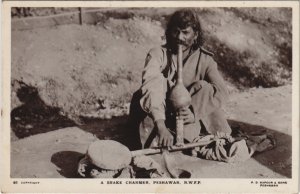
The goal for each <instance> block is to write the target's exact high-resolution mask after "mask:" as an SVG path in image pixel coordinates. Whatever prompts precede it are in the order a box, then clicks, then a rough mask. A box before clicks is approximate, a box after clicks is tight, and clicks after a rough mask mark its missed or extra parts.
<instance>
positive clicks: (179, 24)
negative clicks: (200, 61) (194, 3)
mask: <svg viewBox="0 0 300 194" xmlns="http://www.w3.org/2000/svg"><path fill="white" fill-rule="evenodd" d="M187 27H192V28H193V30H194V31H195V32H196V33H198V38H197V40H196V41H195V43H194V44H193V45H192V47H193V49H197V48H199V47H200V46H202V45H203V32H202V28H201V24H200V21H199V18H198V16H197V14H196V12H195V11H194V10H192V9H181V10H178V11H176V12H175V13H174V14H173V15H172V16H171V18H170V20H169V22H168V25H167V29H166V32H165V35H166V41H167V42H166V46H167V47H168V48H171V49H173V47H174V46H175V45H174V44H175V43H174V40H173V39H172V31H173V30H174V29H176V28H180V29H184V28H187Z"/></svg>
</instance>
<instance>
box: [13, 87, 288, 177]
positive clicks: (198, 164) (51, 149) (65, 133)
mask: <svg viewBox="0 0 300 194" xmlns="http://www.w3.org/2000/svg"><path fill="white" fill-rule="evenodd" d="M291 93H292V90H291V86H290V85H288V86H283V87H278V88H269V89H251V90H249V91H247V92H242V93H234V94H232V95H231V100H230V102H229V103H228V104H227V106H226V110H227V112H228V118H229V121H230V124H231V125H232V127H240V128H241V129H243V130H244V131H247V132H257V131H262V130H267V131H268V132H269V133H272V134H274V136H275V137H276V139H277V147H276V148H275V149H273V150H270V151H267V152H264V153H260V154H256V155H254V156H253V158H251V159H249V160H248V161H246V162H242V163H236V164H227V163H223V162H214V161H208V160H202V159H198V158H192V157H189V156H186V155H183V154H180V153H174V154H172V156H173V157H174V158H176V161H180V162H178V163H177V164H176V165H177V166H178V167H180V168H183V169H187V170H189V171H191V172H192V177H195V178H290V177H291V168H292V155H291V143H292V137H291V129H292V128H291V99H292V98H291ZM125 123H126V118H115V119H112V120H110V121H94V122H90V124H88V125H84V126H81V127H67V128H62V129H59V130H55V131H51V132H48V133H43V134H38V135H33V136H30V137H26V138H24V139H20V140H17V141H13V142H12V154H11V164H12V168H11V175H12V177H22V178H25V177H32V178H33V177H39V178H45V177H49V178H60V177H69V178H71V177H72V178H74V177H78V175H77V174H76V169H77V164H78V163H77V162H78V159H79V158H80V157H81V156H82V155H83V154H84V153H85V152H86V150H87V147H88V145H89V144H90V143H91V142H93V141H95V140H96V139H97V137H98V138H100V139H118V136H121V135H122V130H124V124H125ZM157 157H159V156H156V158H157Z"/></svg>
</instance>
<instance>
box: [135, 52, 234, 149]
mask: <svg viewBox="0 0 300 194" xmlns="http://www.w3.org/2000/svg"><path fill="white" fill-rule="evenodd" d="M176 71H177V56H176V55H175V54H172V53H171V51H170V50H168V49H167V48H165V47H164V46H162V47H158V48H153V49H151V50H150V51H149V53H148V55H147V57H146V60H145V67H144V70H143V74H142V86H141V88H140V89H139V90H138V91H137V92H136V93H135V94H134V95H133V98H132V102H131V110H130V118H131V119H130V120H131V127H132V133H136V132H137V131H136V129H138V134H131V135H132V140H133V141H135V140H134V139H136V138H137V139H139V140H140V146H141V147H142V148H145V147H149V146H151V145H155V142H156V141H155V140H157V136H156V130H155V129H154V121H156V120H160V119H163V120H165V123H166V126H167V127H168V128H169V129H171V130H174V129H175V116H174V114H173V112H172V110H171V108H170V104H169V101H168V95H169V92H170V91H171V89H172V88H173V87H174V85H175V82H176V81H175V80H176ZM182 74H183V76H182V77H183V84H184V86H185V87H186V88H187V89H188V91H189V92H190V94H191V97H192V102H191V106H190V108H191V110H192V112H193V113H194V115H195V123H192V124H189V125H185V126H184V138H185V140H187V141H189V142H191V141H192V140H193V139H194V138H196V137H197V136H198V135H199V134H200V130H201V126H202V128H205V131H206V132H207V133H209V134H216V133H218V132H223V133H228V134H230V133H231V128H230V127H229V125H228V123H227V120H226V119H225V117H224V113H223V112H222V110H221V107H222V105H223V104H224V103H225V102H226V100H227V99H228V92H227V88H226V85H225V83H224V80H223V78H222V77H221V75H220V74H219V72H218V69H217V64H216V62H215V61H214V60H213V58H212V54H211V53H210V52H208V51H206V50H204V49H202V48H199V49H197V50H195V51H194V52H193V53H192V54H191V55H189V56H188V57H187V59H186V60H185V61H184V63H183V71H182ZM153 129H154V130H153ZM202 131H204V129H203V130H202ZM202 131H201V132H202ZM135 148H138V147H135Z"/></svg>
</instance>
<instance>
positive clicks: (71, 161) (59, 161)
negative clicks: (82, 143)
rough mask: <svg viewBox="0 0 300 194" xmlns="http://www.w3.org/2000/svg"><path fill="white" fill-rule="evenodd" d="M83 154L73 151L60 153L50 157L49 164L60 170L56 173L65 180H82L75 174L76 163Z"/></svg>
mask: <svg viewBox="0 0 300 194" xmlns="http://www.w3.org/2000/svg"><path fill="white" fill-rule="evenodd" d="M82 157H83V154H81V153H79V152H74V151H61V152H57V153H55V154H53V155H52V157H51V162H52V163H53V164H55V165H56V166H57V167H58V168H59V169H60V170H58V173H59V174H61V175H62V176H63V177H66V178H82V177H81V176H79V174H78V173H77V168H78V162H79V160H80V158H82Z"/></svg>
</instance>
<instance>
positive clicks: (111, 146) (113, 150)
mask: <svg viewBox="0 0 300 194" xmlns="http://www.w3.org/2000/svg"><path fill="white" fill-rule="evenodd" d="M87 156H88V157H89V159H90V161H91V162H92V163H93V164H94V165H96V166H97V167H99V168H102V169H107V170H117V169H122V168H125V167H126V166H128V165H129V164H130V162H131V153H130V151H129V149H128V148H127V147H126V146H124V145H122V144H120V143H119V142H116V141H113V140H98V141H95V142H93V143H92V144H91V145H90V146H89V148H88V151H87Z"/></svg>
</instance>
